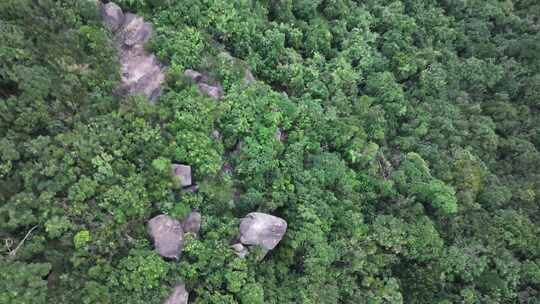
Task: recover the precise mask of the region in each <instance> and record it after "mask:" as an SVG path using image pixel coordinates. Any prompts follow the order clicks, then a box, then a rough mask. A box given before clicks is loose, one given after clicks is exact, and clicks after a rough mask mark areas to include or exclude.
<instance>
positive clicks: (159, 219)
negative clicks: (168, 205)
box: [148, 214, 184, 259]
mask: <svg viewBox="0 0 540 304" xmlns="http://www.w3.org/2000/svg"><path fill="white" fill-rule="evenodd" d="M148 233H149V234H150V237H151V238H152V241H153V242H154V246H155V248H156V251H157V253H158V254H159V255H161V256H162V257H165V258H170V259H172V258H174V259H178V258H179V257H180V253H181V252H182V249H183V248H184V231H183V229H182V224H180V222H179V221H177V220H175V219H173V218H172V217H170V216H168V215H165V214H161V215H158V216H156V217H154V218H152V219H151V220H150V221H148Z"/></svg>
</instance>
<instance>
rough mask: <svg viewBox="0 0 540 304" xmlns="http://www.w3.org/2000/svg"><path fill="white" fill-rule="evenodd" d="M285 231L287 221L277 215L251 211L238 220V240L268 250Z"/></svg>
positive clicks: (275, 244) (272, 247)
mask: <svg viewBox="0 0 540 304" xmlns="http://www.w3.org/2000/svg"><path fill="white" fill-rule="evenodd" d="M286 231H287V222H286V221H285V220H284V219H282V218H279V217H277V216H273V215H269V214H265V213H260V212H252V213H249V214H248V215H247V216H246V217H245V218H243V219H242V221H241V222H240V242H241V243H242V244H244V245H257V246H260V247H261V248H262V249H263V250H265V251H269V250H272V249H274V247H276V246H277V244H278V243H279V241H281V239H282V238H283V235H285V232H286Z"/></svg>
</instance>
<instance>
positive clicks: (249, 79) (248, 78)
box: [244, 69, 256, 85]
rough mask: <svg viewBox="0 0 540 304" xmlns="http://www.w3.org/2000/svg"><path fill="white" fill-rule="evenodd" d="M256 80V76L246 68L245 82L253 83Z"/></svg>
mask: <svg viewBox="0 0 540 304" xmlns="http://www.w3.org/2000/svg"><path fill="white" fill-rule="evenodd" d="M255 81H256V79H255V76H253V74H252V73H251V71H250V70H249V69H245V70H244V84H247V85H249V84H252V83H254V82H255Z"/></svg>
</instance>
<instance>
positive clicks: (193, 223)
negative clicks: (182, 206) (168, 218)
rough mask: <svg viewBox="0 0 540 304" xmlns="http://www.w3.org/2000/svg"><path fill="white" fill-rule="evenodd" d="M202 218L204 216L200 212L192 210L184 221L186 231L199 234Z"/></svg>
mask: <svg viewBox="0 0 540 304" xmlns="http://www.w3.org/2000/svg"><path fill="white" fill-rule="evenodd" d="M201 220H202V216H201V214H200V213H199V212H196V211H193V212H191V213H190V214H189V215H188V217H187V218H186V219H185V220H184V221H183V222H182V227H183V228H184V233H188V232H191V233H193V234H195V235H198V234H199V231H200V230H201Z"/></svg>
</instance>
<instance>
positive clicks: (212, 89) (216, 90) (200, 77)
mask: <svg viewBox="0 0 540 304" xmlns="http://www.w3.org/2000/svg"><path fill="white" fill-rule="evenodd" d="M184 75H185V76H186V77H189V78H191V80H193V81H194V82H195V83H196V84H197V86H198V87H199V91H200V92H201V93H205V94H207V95H208V96H210V97H211V98H213V99H216V100H218V99H221V97H222V96H223V88H222V87H221V85H219V84H218V83H217V82H215V81H213V80H212V79H210V77H208V76H207V75H205V74H202V73H200V72H197V71H194V70H191V69H187V70H185V71H184Z"/></svg>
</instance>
